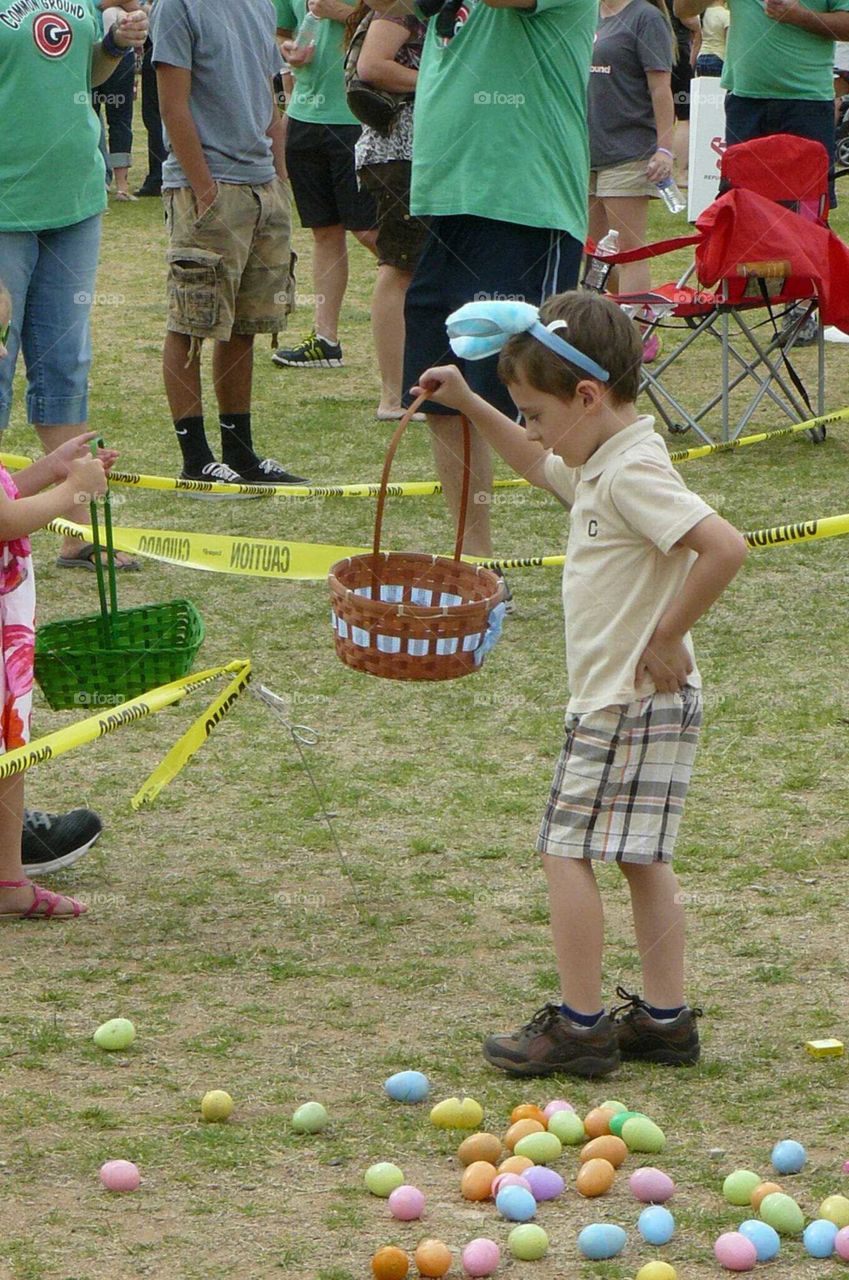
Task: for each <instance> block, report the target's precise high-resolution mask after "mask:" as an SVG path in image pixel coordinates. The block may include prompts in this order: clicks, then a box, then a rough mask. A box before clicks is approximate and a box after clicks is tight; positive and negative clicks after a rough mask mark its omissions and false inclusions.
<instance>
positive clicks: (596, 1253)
mask: <svg viewBox="0 0 849 1280" xmlns="http://www.w3.org/2000/svg"><path fill="white" fill-rule="evenodd" d="M627 1239H628V1237H627V1235H626V1234H625V1232H624V1231H623V1230H622V1228H621V1227H617V1226H615V1225H614V1224H613V1223H612V1222H594V1223H592V1224H591V1225H590V1226H589V1227H584V1229H583V1231H582V1232H581V1233H580V1235H579V1236H578V1248H579V1249H580V1251H581V1253H582V1254H583V1255H584V1257H585V1258H592V1260H593V1261H594V1262H600V1261H602V1260H603V1259H606V1258H615V1257H616V1255H617V1254H619V1253H621V1252H622V1250H623V1249H624V1248H625V1244H626V1241H627Z"/></svg>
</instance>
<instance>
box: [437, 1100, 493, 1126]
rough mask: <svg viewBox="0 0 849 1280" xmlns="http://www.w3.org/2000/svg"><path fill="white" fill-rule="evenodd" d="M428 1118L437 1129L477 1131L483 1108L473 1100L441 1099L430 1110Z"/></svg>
mask: <svg viewBox="0 0 849 1280" xmlns="http://www.w3.org/2000/svg"><path fill="white" fill-rule="evenodd" d="M430 1118H431V1122H432V1123H433V1124H435V1125H436V1127H437V1129H477V1127H478V1125H479V1124H480V1123H481V1121H482V1120H483V1107H482V1106H481V1104H480V1103H479V1102H476V1101H475V1099H474V1098H462V1099H461V1098H443V1100H442V1102H437V1104H436V1106H435V1107H432V1108H431V1112H430Z"/></svg>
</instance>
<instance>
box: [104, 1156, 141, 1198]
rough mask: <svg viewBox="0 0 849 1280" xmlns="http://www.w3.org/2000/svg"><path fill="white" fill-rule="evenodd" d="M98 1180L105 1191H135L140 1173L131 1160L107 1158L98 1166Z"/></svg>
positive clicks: (139, 1180) (139, 1179)
mask: <svg viewBox="0 0 849 1280" xmlns="http://www.w3.org/2000/svg"><path fill="white" fill-rule="evenodd" d="M100 1181H101V1182H102V1183H103V1185H104V1187H105V1188H106V1190H107V1191H137V1190H138V1188H139V1184H140V1182H141V1174H140V1173H139V1171H138V1169H137V1168H136V1166H135V1165H134V1164H133V1162H132V1160H107V1161H106V1163H105V1164H103V1165H101V1166H100Z"/></svg>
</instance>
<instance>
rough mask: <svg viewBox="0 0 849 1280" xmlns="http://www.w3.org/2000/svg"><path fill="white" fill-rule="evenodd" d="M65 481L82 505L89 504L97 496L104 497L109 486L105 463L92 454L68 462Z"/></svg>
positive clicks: (76, 501)
mask: <svg viewBox="0 0 849 1280" xmlns="http://www.w3.org/2000/svg"><path fill="white" fill-rule="evenodd" d="M63 483H64V484H65V485H67V487H68V488H69V489H70V490H71V493H72V494H73V500H74V502H75V503H77V504H79V505H80V506H88V504H89V503H90V502H92V501H93V500H94V499H95V498H102V497H103V495H104V493H105V492H106V489H107V487H108V486H107V481H106V472H105V471H104V470H103V463H102V462H101V461H100V459H99V458H92V457H91V456H90V455H89V457H81V458H73V459H72V460H71V461H70V462H69V463H68V474H67V476H66V478H65V480H64V482H63Z"/></svg>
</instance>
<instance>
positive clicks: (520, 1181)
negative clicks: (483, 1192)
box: [491, 1173, 536, 1200]
mask: <svg viewBox="0 0 849 1280" xmlns="http://www.w3.org/2000/svg"><path fill="white" fill-rule="evenodd" d="M502 1187H524V1188H525V1190H526V1191H530V1190H531V1184H530V1183H529V1182H528V1180H527V1178H526V1177H525V1175H524V1174H521V1173H498V1174H496V1176H495V1177H494V1178H493V1180H492V1191H491V1195H492V1198H493V1200H497V1198H498V1193H499V1191H500V1190H501V1188H502ZM534 1198H536V1197H534Z"/></svg>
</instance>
